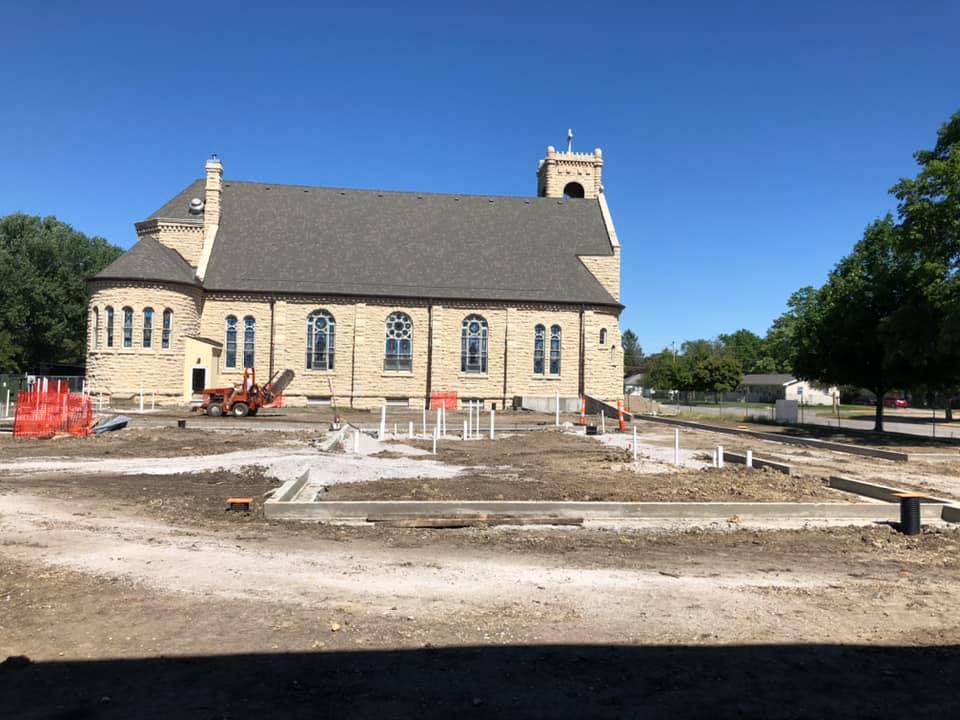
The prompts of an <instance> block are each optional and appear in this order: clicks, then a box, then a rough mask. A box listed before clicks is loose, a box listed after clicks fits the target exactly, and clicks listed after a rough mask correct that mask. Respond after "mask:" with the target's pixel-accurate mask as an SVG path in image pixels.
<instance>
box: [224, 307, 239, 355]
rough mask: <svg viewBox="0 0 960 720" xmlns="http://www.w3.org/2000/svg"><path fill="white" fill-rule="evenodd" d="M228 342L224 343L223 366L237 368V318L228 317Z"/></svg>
mask: <svg viewBox="0 0 960 720" xmlns="http://www.w3.org/2000/svg"><path fill="white" fill-rule="evenodd" d="M226 324H227V327H226V332H227V336H226V342H225V343H224V345H225V347H224V350H225V352H224V354H223V366H224V367H228V368H235V367H236V366H237V316H236V315H227V320H226Z"/></svg>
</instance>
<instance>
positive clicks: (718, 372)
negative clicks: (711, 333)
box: [693, 354, 743, 401]
mask: <svg viewBox="0 0 960 720" xmlns="http://www.w3.org/2000/svg"><path fill="white" fill-rule="evenodd" d="M742 378H743V371H742V369H741V367H740V362H739V361H738V360H737V359H736V358H735V357H734V356H733V355H731V354H715V355H706V356H701V357H700V358H698V359H697V363H696V364H695V365H694V366H693V382H694V386H695V389H697V390H702V391H704V392H712V393H714V394H715V395H716V398H717V400H718V401H719V399H720V396H721V395H722V394H723V393H725V392H730V391H731V390H734V389H736V388H737V387H738V386H739V385H740V381H741V379H742Z"/></svg>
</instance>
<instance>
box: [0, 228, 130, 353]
mask: <svg viewBox="0 0 960 720" xmlns="http://www.w3.org/2000/svg"><path fill="white" fill-rule="evenodd" d="M121 252H122V251H121V250H120V249H119V248H117V247H114V246H112V245H110V244H109V243H108V242H107V241H106V240H104V239H103V238H100V237H95V238H89V237H87V236H86V235H84V234H83V233H80V232H78V231H76V230H74V229H73V228H72V227H70V226H69V225H67V224H65V223H62V222H60V221H59V220H57V219H56V218H53V217H47V218H39V217H34V216H30V215H25V214H23V213H14V214H12V215H7V216H6V217H2V218H0V368H2V369H4V370H8V371H12V372H22V371H25V370H28V369H30V368H31V367H32V366H33V365H35V364H37V363H43V362H51V363H79V362H82V361H83V359H84V355H85V352H86V327H87V287H86V281H87V279H89V278H90V277H92V276H93V275H95V274H96V273H98V272H100V270H102V269H103V268H104V267H106V266H107V265H109V264H110V263H111V262H113V261H114V260H115V259H116V258H117V257H119V255H120V254H121Z"/></svg>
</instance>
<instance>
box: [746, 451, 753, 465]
mask: <svg viewBox="0 0 960 720" xmlns="http://www.w3.org/2000/svg"><path fill="white" fill-rule="evenodd" d="M747 467H748V468H752V467H753V450H747Z"/></svg>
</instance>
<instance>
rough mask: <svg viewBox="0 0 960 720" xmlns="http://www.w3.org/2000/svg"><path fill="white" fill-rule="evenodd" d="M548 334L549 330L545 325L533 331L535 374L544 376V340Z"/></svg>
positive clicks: (538, 326)
mask: <svg viewBox="0 0 960 720" xmlns="http://www.w3.org/2000/svg"><path fill="white" fill-rule="evenodd" d="M546 334H547V329H546V328H545V327H544V326H543V325H537V326H536V327H535V328H534V329H533V374H534V375H543V341H544V340H543V339H544V336H545V335H546Z"/></svg>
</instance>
